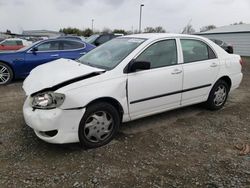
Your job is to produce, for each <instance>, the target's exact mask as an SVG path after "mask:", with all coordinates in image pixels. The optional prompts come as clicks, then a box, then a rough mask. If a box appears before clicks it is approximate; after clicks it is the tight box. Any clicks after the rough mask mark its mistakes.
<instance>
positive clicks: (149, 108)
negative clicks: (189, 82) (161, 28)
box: [128, 39, 183, 119]
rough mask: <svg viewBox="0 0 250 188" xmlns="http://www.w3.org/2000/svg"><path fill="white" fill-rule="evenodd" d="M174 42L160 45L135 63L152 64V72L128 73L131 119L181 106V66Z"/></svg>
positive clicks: (151, 47) (146, 52) (152, 46)
mask: <svg viewBox="0 0 250 188" xmlns="http://www.w3.org/2000/svg"><path fill="white" fill-rule="evenodd" d="M177 57H178V55H177V45H176V40H175V39H169V40H163V41H158V42H155V43H154V44H152V45H151V46H149V47H148V48H147V49H145V51H143V52H142V53H141V54H140V55H139V56H138V57H137V58H136V59H135V61H147V62H150V63H151V68H150V70H144V71H139V72H133V73H128V102H129V113H130V117H131V118H132V119H136V118H139V117H143V116H146V115H149V114H153V113H157V112H161V111H164V110H166V109H170V108H173V107H177V106H180V101H181V88H182V77H183V74H182V65H179V64H178V58H177Z"/></svg>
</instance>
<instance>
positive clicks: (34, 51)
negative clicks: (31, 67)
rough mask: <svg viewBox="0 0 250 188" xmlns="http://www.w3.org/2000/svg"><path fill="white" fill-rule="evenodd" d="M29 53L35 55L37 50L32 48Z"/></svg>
mask: <svg viewBox="0 0 250 188" xmlns="http://www.w3.org/2000/svg"><path fill="white" fill-rule="evenodd" d="M30 51H31V52H32V53H33V54H35V53H36V52H37V51H38V49H37V47H34V48H32V49H31V50H30Z"/></svg>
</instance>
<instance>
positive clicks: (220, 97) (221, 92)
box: [214, 85, 227, 106]
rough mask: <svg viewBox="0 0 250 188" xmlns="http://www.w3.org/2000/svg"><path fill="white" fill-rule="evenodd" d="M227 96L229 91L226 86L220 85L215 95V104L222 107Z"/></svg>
mask: <svg viewBox="0 0 250 188" xmlns="http://www.w3.org/2000/svg"><path fill="white" fill-rule="evenodd" d="M226 96H227V89H226V87H225V86H224V85H220V86H219V87H218V88H217V90H216V91H215V93H214V104H215V105H216V106H220V105H222V104H223V103H224V101H225V100H226Z"/></svg>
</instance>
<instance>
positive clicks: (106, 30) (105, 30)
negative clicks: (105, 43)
mask: <svg viewBox="0 0 250 188" xmlns="http://www.w3.org/2000/svg"><path fill="white" fill-rule="evenodd" d="M102 33H112V30H111V29H109V28H107V27H104V28H103V30H102Z"/></svg>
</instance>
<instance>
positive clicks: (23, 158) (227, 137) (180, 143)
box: [0, 62, 250, 188]
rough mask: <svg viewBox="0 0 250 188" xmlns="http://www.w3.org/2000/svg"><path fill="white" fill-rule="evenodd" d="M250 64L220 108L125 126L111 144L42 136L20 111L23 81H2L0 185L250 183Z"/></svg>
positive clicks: (189, 110) (196, 108) (210, 185)
mask: <svg viewBox="0 0 250 188" xmlns="http://www.w3.org/2000/svg"><path fill="white" fill-rule="evenodd" d="M249 71H250V62H248V64H245V66H244V69H243V72H244V80H243V83H242V84H241V86H240V88H239V89H237V90H236V91H234V92H233V93H231V95H230V97H229V99H228V102H227V103H226V106H225V107H224V108H223V109H222V110H220V111H217V112H211V111H207V110H205V109H204V108H203V107H202V106H200V105H195V106H191V107H186V108H183V109H179V110H174V111H170V112H166V113H162V114H159V115H155V116H152V117H148V118H144V119H141V120H138V121H134V122H131V123H126V124H124V125H123V127H122V129H121V131H120V133H119V135H117V137H116V139H115V140H113V141H112V142H111V143H110V144H108V145H106V146H104V147H101V148H98V149H92V150H83V149H82V148H81V147H80V146H79V144H70V145H53V144H47V143H45V142H43V141H41V140H39V139H38V138H37V137H36V136H35V134H34V133H33V131H32V130H31V129H30V128H29V127H28V126H26V125H25V122H24V119H23V116H22V104H23V101H24V98H25V96H24V92H23V91H22V88H21V86H22V83H21V82H16V83H14V84H11V85H8V86H2V87H0V159H1V160H0V187H1V188H2V187H3V188H4V187H11V188H14V187H114V188H117V187H156V188H158V187H208V188H216V187H250V155H249V154H248V155H245V156H240V155H239V151H238V150H237V149H235V145H237V144H250V126H249V125H250V116H249V113H250V95H249V92H250V72H249Z"/></svg>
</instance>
